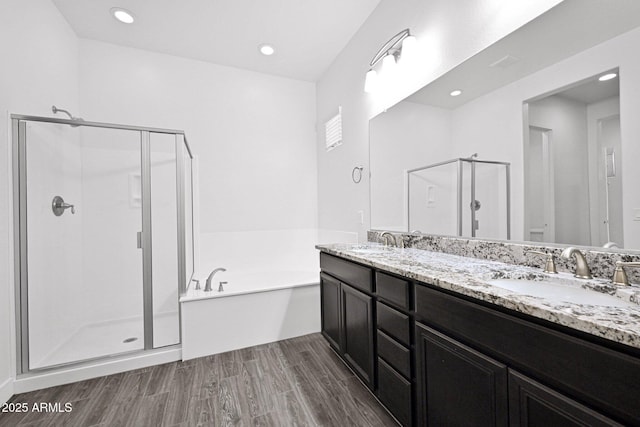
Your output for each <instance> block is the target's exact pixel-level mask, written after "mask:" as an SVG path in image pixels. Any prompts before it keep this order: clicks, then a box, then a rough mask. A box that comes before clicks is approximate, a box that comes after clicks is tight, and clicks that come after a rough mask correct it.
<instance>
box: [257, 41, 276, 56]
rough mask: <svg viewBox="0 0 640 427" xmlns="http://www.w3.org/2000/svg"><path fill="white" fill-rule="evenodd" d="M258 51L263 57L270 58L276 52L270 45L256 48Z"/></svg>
mask: <svg viewBox="0 0 640 427" xmlns="http://www.w3.org/2000/svg"><path fill="white" fill-rule="evenodd" d="M258 49H259V50H260V53H261V54H263V55H264V56H271V55H273V54H274V53H275V52H276V50H275V49H274V48H273V46H271V45H270V44H261V45H260V46H258Z"/></svg>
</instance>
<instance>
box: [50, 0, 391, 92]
mask: <svg viewBox="0 0 640 427" xmlns="http://www.w3.org/2000/svg"><path fill="white" fill-rule="evenodd" d="M52 1H53V3H54V4H55V5H56V7H57V8H58V9H59V10H60V12H61V13H62V15H63V16H64V17H65V19H66V20H67V21H68V22H69V24H70V25H71V27H72V28H73V30H74V31H75V32H76V34H77V35H78V37H81V38H87V39H94V40H100V41H104V42H108V43H114V44H118V45H122V46H129V47H134V48H139V49H146V50H150V51H154V52H160V53H166V54H170V55H176V56H181V57H186V58H192V59H197V60H202V61H207V62H212V63H216V64H220V65H226V66H231V67H237V68H243V69H247V70H252V71H257V72H260V73H267V74H273V75H277V76H282V77H288V78H293V79H298V80H305V81H311V82H315V81H317V80H318V79H319V78H320V77H321V76H322V74H323V73H324V71H325V70H326V69H327V68H328V67H329V66H330V65H331V63H332V62H333V60H334V59H335V58H336V57H337V56H338V54H339V53H340V52H341V51H342V49H343V48H344V47H345V46H346V45H347V43H348V42H349V40H350V39H351V37H353V35H354V34H355V33H356V31H357V30H358V29H359V28H360V27H361V26H362V24H363V23H364V21H365V20H366V19H367V17H368V16H369V15H370V14H371V12H372V11H373V10H374V9H375V8H376V6H377V5H378V3H379V2H380V0H347V1H345V0H322V1H314V0H188V1H184V0H183V1H177V0H90V1H89V0H52ZM113 7H121V8H124V9H127V10H129V11H131V12H132V13H133V14H134V16H135V18H136V21H135V22H134V23H133V24H131V25H127V24H122V23H120V22H118V21H116V20H115V19H114V18H113V16H112V15H111V13H110V12H109V11H110V9H111V8H113ZM263 43H268V44H271V45H273V46H274V47H275V49H276V53H275V54H274V55H272V56H264V55H262V54H260V53H259V51H258V46H259V45H260V44H263Z"/></svg>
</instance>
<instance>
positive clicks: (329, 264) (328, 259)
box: [320, 252, 373, 292]
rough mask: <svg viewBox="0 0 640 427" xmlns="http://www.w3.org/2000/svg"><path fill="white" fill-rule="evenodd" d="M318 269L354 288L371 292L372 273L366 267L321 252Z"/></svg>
mask: <svg viewBox="0 0 640 427" xmlns="http://www.w3.org/2000/svg"><path fill="white" fill-rule="evenodd" d="M320 269H321V270H322V271H324V272H326V273H329V274H330V275H332V276H333V277H335V278H337V279H340V280H342V281H343V282H345V283H347V284H349V285H351V286H353V287H354V288H358V289H360V290H362V291H365V292H372V291H373V286H372V278H373V272H372V271H371V269H369V268H367V267H363V266H361V265H358V264H354V263H352V262H351V261H346V260H344V259H341V258H338V257H335V256H333V255H328V254H326V253H324V252H322V253H320Z"/></svg>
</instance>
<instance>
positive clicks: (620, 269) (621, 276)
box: [611, 261, 640, 285]
mask: <svg viewBox="0 0 640 427" xmlns="http://www.w3.org/2000/svg"><path fill="white" fill-rule="evenodd" d="M624 267H640V262H622V261H616V269H615V270H614V272H613V279H611V281H612V282H613V283H614V284H616V285H629V277H628V276H627V272H626V271H624Z"/></svg>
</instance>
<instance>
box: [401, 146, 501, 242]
mask: <svg viewBox="0 0 640 427" xmlns="http://www.w3.org/2000/svg"><path fill="white" fill-rule="evenodd" d="M406 188H407V196H406V200H407V216H408V218H407V224H408V229H409V230H414V229H416V230H418V229H419V230H421V232H423V233H429V234H440V235H457V236H465V237H483V238H494V239H499V238H501V239H509V238H510V237H511V223H510V208H511V207H510V203H511V202H510V194H509V191H510V190H509V189H510V164H509V163H506V162H499V161H492V160H479V159H478V153H474V154H472V155H471V156H469V157H465V158H457V159H451V160H447V161H443V162H439V163H434V164H431V165H427V166H422V167H419V168H414V169H411V170H408V171H407V184H406ZM481 200H482V202H481Z"/></svg>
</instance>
